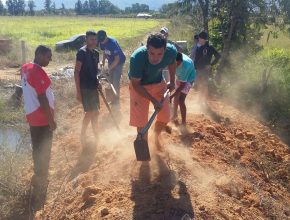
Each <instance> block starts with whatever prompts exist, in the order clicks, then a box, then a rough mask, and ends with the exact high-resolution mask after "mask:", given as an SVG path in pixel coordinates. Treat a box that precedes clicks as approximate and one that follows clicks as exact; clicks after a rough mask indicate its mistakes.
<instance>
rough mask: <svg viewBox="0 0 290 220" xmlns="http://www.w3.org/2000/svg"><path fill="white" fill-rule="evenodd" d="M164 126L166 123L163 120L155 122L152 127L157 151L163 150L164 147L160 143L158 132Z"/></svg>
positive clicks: (159, 132)
mask: <svg viewBox="0 0 290 220" xmlns="http://www.w3.org/2000/svg"><path fill="white" fill-rule="evenodd" d="M165 127H166V123H163V122H158V121H156V122H155V128H154V132H155V145H156V148H157V150H158V151H161V152H162V151H164V148H163V146H162V144H161V143H160V134H161V132H162V130H164V128H165Z"/></svg>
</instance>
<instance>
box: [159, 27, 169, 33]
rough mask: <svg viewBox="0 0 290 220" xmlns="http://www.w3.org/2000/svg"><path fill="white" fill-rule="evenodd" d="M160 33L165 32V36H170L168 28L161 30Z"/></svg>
mask: <svg viewBox="0 0 290 220" xmlns="http://www.w3.org/2000/svg"><path fill="white" fill-rule="evenodd" d="M160 32H163V33H164V34H168V32H169V30H168V28H167V27H163V28H161V30H160Z"/></svg>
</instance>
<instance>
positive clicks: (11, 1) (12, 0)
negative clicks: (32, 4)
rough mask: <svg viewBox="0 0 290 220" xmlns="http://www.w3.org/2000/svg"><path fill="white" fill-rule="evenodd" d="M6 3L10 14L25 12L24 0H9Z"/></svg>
mask: <svg viewBox="0 0 290 220" xmlns="http://www.w3.org/2000/svg"><path fill="white" fill-rule="evenodd" d="M6 5H7V9H8V12H9V14H10V15H23V14H24V13H25V1H24V0H7V1H6Z"/></svg>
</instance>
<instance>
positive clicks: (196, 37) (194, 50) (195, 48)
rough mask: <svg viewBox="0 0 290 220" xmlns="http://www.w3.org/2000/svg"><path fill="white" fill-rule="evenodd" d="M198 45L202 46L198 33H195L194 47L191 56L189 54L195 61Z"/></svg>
mask: <svg viewBox="0 0 290 220" xmlns="http://www.w3.org/2000/svg"><path fill="white" fill-rule="evenodd" d="M198 47H200V44H199V43H198V34H196V35H194V42H193V47H192V49H191V51H190V56H189V57H190V58H191V60H192V61H193V62H194V60H195V54H196V50H197V48H198Z"/></svg>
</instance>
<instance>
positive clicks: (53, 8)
mask: <svg viewBox="0 0 290 220" xmlns="http://www.w3.org/2000/svg"><path fill="white" fill-rule="evenodd" d="M50 11H51V13H52V14H56V5H55V2H53V3H52V4H51V7H50Z"/></svg>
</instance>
